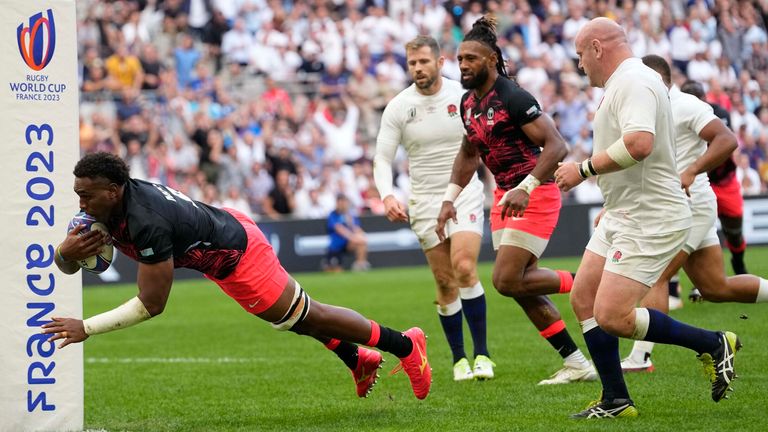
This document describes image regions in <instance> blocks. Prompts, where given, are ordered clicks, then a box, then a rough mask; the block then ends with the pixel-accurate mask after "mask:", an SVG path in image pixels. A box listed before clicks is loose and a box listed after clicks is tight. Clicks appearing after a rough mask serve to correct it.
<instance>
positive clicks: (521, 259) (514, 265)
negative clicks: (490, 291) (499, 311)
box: [493, 245, 536, 288]
mask: <svg viewBox="0 0 768 432" xmlns="http://www.w3.org/2000/svg"><path fill="white" fill-rule="evenodd" d="M535 261H536V255H534V254H533V253H532V252H531V251H530V250H529V249H527V248H523V247H520V246H513V245H501V247H499V250H498V251H497V252H496V263H495V264H494V266H493V280H494V285H496V287H497V288H499V286H500V285H503V284H504V283H510V282H513V283H514V282H520V283H522V280H523V275H524V274H525V270H526V269H527V268H528V266H529V265H530V264H531V263H532V262H535Z"/></svg>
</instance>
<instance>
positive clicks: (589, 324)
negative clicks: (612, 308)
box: [579, 317, 598, 333]
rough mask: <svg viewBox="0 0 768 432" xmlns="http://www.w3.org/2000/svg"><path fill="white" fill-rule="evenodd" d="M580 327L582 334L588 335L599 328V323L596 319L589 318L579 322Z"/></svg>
mask: <svg viewBox="0 0 768 432" xmlns="http://www.w3.org/2000/svg"><path fill="white" fill-rule="evenodd" d="M579 325H580V326H581V332H582V333H586V332H588V331H590V330H592V329H593V328H595V327H598V325H597V321H595V317H590V318H587V319H585V320H584V321H581V322H579Z"/></svg>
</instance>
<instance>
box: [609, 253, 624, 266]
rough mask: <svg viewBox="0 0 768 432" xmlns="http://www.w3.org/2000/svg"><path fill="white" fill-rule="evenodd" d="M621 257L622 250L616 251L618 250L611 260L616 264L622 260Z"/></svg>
mask: <svg viewBox="0 0 768 432" xmlns="http://www.w3.org/2000/svg"><path fill="white" fill-rule="evenodd" d="M621 257H622V255H621V251H616V252H614V253H613V257H611V262H613V263H614V264H616V263H618V262H619V261H621Z"/></svg>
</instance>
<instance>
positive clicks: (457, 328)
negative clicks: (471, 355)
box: [437, 311, 467, 363]
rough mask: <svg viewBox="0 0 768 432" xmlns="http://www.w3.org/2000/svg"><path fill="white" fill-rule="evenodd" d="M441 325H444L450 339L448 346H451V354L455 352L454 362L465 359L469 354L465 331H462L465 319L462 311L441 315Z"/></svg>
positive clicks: (446, 335) (446, 334) (446, 336)
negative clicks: (465, 341)
mask: <svg viewBox="0 0 768 432" xmlns="http://www.w3.org/2000/svg"><path fill="white" fill-rule="evenodd" d="M437 316H438V317H440V325H442V326H443V333H445V338H446V339H447V340H448V346H449V347H450V348H451V354H453V362H454V363H456V362H457V361H459V360H461V359H463V358H464V357H466V356H467V354H466V353H465V352H464V332H463V331H462V330H463V329H462V325H463V324H464V320H463V319H462V316H461V311H458V312H456V313H455V314H453V315H448V316H445V315H440V314H439V313H438V314H437Z"/></svg>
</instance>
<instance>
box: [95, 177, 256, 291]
mask: <svg viewBox="0 0 768 432" xmlns="http://www.w3.org/2000/svg"><path fill="white" fill-rule="evenodd" d="M109 230H110V234H111V235H112V239H113V241H114V245H115V247H117V249H118V250H120V252H122V253H124V254H125V255H127V256H129V257H131V258H133V259H134V260H136V261H139V262H142V263H147V264H152V263H157V262H160V261H164V260H167V259H168V258H171V257H173V262H174V267H185V268H190V269H193V270H198V271H200V272H202V273H205V274H207V275H209V276H213V277H215V278H217V279H222V278H224V277H226V276H227V275H229V274H230V273H231V272H232V270H234V268H235V267H236V266H237V263H238V262H240V258H241V257H242V255H243V254H244V253H245V249H246V247H247V245H248V238H247V235H246V233H245V229H244V228H243V226H242V225H241V224H240V222H238V221H237V219H235V218H234V217H233V216H232V215H230V214H229V213H227V212H225V211H223V210H220V209H217V208H215V207H211V206H208V205H206V204H203V203H201V202H198V201H193V200H192V199H190V198H188V197H187V196H186V195H184V194H182V193H180V192H178V191H176V190H174V189H171V188H169V187H167V186H163V185H160V184H155V183H149V182H146V181H142V180H136V179H130V180H129V181H128V183H126V184H125V191H124V194H123V215H122V217H121V218H120V219H119V220H112V221H110V223H109Z"/></svg>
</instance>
